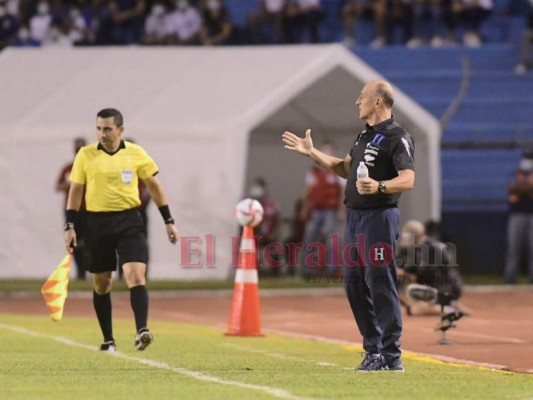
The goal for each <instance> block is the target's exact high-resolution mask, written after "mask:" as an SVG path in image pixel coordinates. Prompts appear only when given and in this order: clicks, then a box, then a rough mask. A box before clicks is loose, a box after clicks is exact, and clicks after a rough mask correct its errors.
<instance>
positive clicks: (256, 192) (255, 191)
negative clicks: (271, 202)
mask: <svg viewBox="0 0 533 400" xmlns="http://www.w3.org/2000/svg"><path fill="white" fill-rule="evenodd" d="M249 194H250V196H251V197H255V198H256V199H259V198H261V197H263V196H264V195H265V188H264V187H262V186H259V185H254V186H252V187H251V188H250V191H249Z"/></svg>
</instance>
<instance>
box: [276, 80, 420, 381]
mask: <svg viewBox="0 0 533 400" xmlns="http://www.w3.org/2000/svg"><path fill="white" fill-rule="evenodd" d="M393 103H394V97H393V91H392V87H391V85H390V84H389V83H388V82H385V81H382V80H374V81H370V82H368V83H367V84H366V85H365V86H364V87H363V90H362V91H361V94H360V96H359V98H358V99H357V100H356V102H355V104H356V106H357V107H358V109H359V118H360V119H362V120H364V121H366V127H365V129H364V130H363V131H362V132H361V133H360V134H359V135H358V136H357V139H356V140H355V142H354V145H353V147H352V148H351V149H350V152H349V153H348V155H347V156H346V157H345V158H344V160H343V159H340V158H337V157H333V156H329V155H326V154H324V153H322V152H320V151H319V150H317V149H316V148H315V147H314V146H313V141H312V139H311V130H310V129H308V130H307V131H306V135H305V138H300V137H298V136H296V135H294V134H293V133H291V132H285V133H284V134H283V135H282V140H283V143H284V144H285V148H286V149H289V150H292V151H295V152H297V153H300V154H303V155H305V156H307V157H309V158H311V159H312V160H313V161H314V162H315V163H317V164H318V165H320V166H322V167H324V168H326V169H328V170H330V171H333V172H335V173H336V174H337V175H339V176H341V177H343V178H347V183H346V192H345V200H344V202H345V204H346V210H347V211H346V213H347V214H346V228H345V232H344V245H345V247H344V248H345V249H348V248H350V249H353V251H352V253H353V254H352V256H351V260H352V262H349V263H348V264H347V265H345V290H346V295H347V297H348V301H349V303H350V306H351V309H352V312H353V314H354V317H355V321H356V323H357V326H358V328H359V332H360V333H361V335H362V337H363V347H364V350H365V353H366V355H365V358H364V359H363V361H362V362H361V364H360V365H359V367H358V368H357V370H358V371H379V370H389V371H403V365H402V362H401V359H400V356H401V351H400V338H401V333H402V316H401V308H400V301H399V298H398V292H397V291H396V264H395V260H394V254H395V246H396V239H397V238H398V234H399V210H398V201H399V198H400V194H401V193H402V192H404V191H407V190H410V189H412V188H413V186H414V182H415V172H414V159H413V155H414V145H413V140H412V138H411V136H410V135H409V134H408V133H407V132H406V131H405V130H404V129H403V128H402V127H401V126H400V125H399V124H398V123H397V122H396V121H395V119H394V117H393V116H392V105H393ZM360 162H364V163H365V164H366V166H367V168H368V171H369V177H368V178H361V179H357V167H358V166H359V163H360ZM355 248H357V249H358V251H356V250H355Z"/></svg>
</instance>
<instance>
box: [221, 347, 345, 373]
mask: <svg viewBox="0 0 533 400" xmlns="http://www.w3.org/2000/svg"><path fill="white" fill-rule="evenodd" d="M220 346H221V347H228V348H230V349H237V350H242V351H247V352H249V353H256V354H264V355H266V356H269V357H273V358H279V359H281V360H291V361H300V362H308V363H313V364H316V365H320V366H321V367H336V366H337V364H335V363H330V362H328V361H315V360H308V359H306V358H301V357H295V356H289V355H287V354H283V353H273V352H269V351H266V350H259V349H254V348H253V347H247V346H241V345H238V344H221V345H220Z"/></svg>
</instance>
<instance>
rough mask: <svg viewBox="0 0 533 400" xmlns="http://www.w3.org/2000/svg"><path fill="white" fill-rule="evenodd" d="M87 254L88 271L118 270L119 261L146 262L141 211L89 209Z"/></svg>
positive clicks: (146, 248) (86, 236) (144, 233)
mask: <svg viewBox="0 0 533 400" xmlns="http://www.w3.org/2000/svg"><path fill="white" fill-rule="evenodd" d="M85 253H86V254H85V257H86V258H85V262H86V264H85V265H86V266H87V270H88V271H89V272H107V271H115V270H116V269H117V262H118V260H120V263H121V264H125V263H128V262H140V263H145V264H146V262H147V261H148V246H147V243H146V230H145V227H144V224H143V220H142V217H141V214H140V212H139V210H137V209H136V208H134V209H130V210H126V211H118V212H89V211H88V212H87V226H86V231H85ZM117 256H118V257H117Z"/></svg>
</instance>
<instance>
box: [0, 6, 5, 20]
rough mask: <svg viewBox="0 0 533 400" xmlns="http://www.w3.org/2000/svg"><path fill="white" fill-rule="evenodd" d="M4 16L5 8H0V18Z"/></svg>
mask: <svg viewBox="0 0 533 400" xmlns="http://www.w3.org/2000/svg"><path fill="white" fill-rule="evenodd" d="M5 15H6V9H5V7H0V18H3V17H4V16H5Z"/></svg>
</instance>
